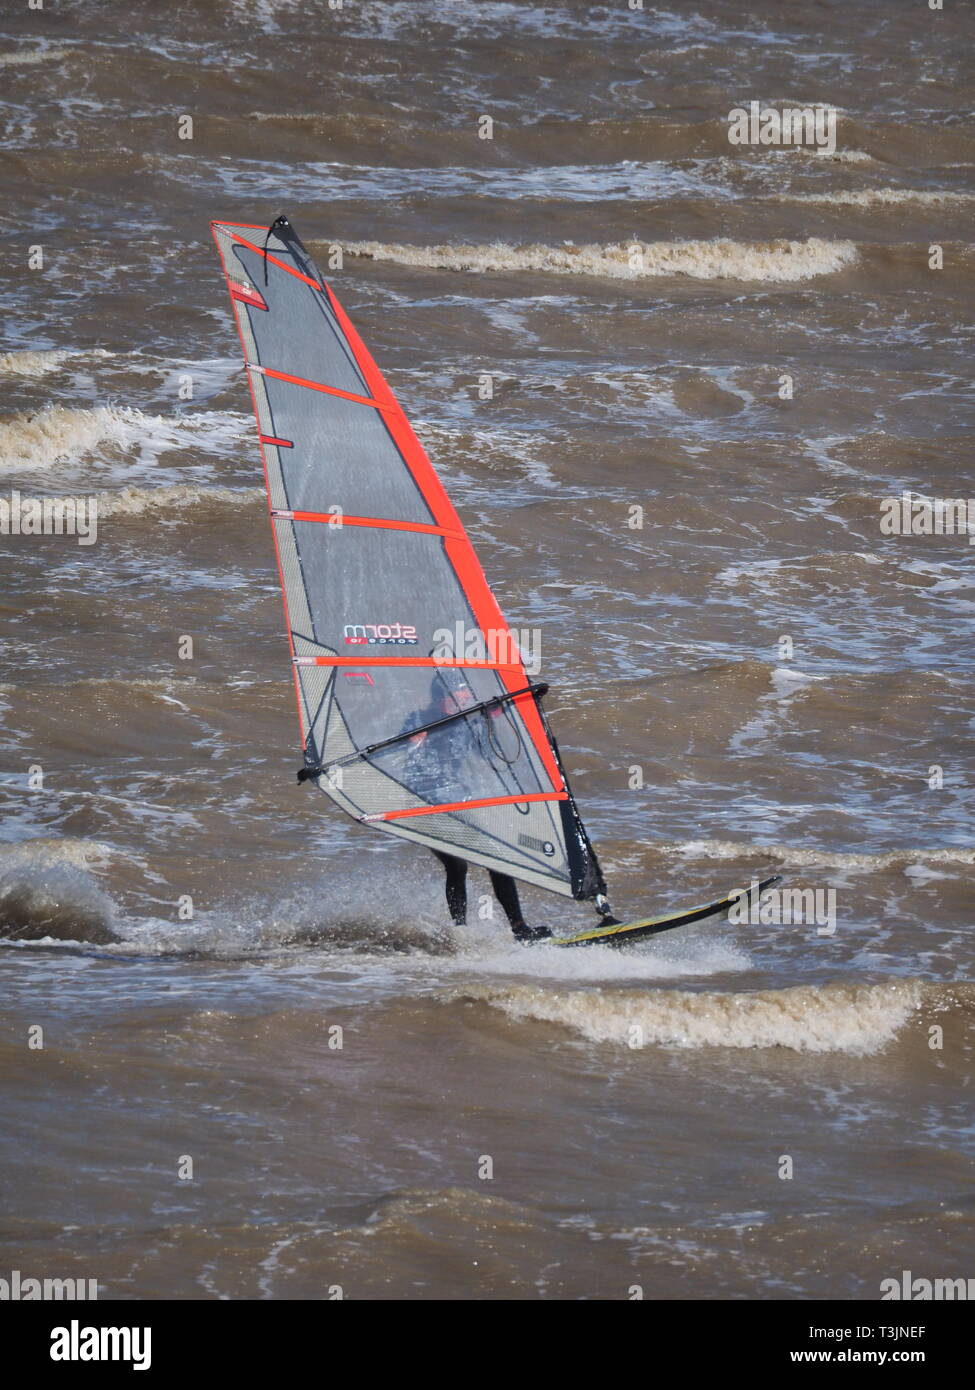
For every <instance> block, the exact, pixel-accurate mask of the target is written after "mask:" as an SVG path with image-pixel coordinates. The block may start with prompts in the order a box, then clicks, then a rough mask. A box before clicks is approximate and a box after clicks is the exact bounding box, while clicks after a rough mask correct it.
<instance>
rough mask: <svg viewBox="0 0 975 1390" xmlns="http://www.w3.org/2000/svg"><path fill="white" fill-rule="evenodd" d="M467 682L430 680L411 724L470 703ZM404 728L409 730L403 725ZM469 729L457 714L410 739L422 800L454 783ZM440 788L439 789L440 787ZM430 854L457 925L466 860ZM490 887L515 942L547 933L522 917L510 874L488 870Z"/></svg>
mask: <svg viewBox="0 0 975 1390" xmlns="http://www.w3.org/2000/svg"><path fill="white" fill-rule="evenodd" d="M476 703H477V701H476V700H475V698H474V693H473V691H472V690H471V688H470V686H469V685H467V684H466V683H465V682H464V681H463V680H462V679H460V678H459V673H458V672H456V671H453V670H452V669H451V668H445V669H444V670H443V671H441V672H438V674H437V675H436V676H435V677H434V679H433V684H432V686H431V688H430V703H429V705H428V706H427V708H426V709H424V710H421V711H420V712H419V713H418V714H416V715H414V716H413V717H412V719H411V721H410V727H411V728H417V726H418V725H423V724H432V723H433V722H434V721H435V720H437V719H444V718H446V717H447V716H448V715H452V714H458V713H459V712H460V711H461V710H463V709H466V708H467V706H468V705H473V704H476ZM501 712H502V709H501V706H500V705H496V706H494V708H492V709H489V710H484V711H483V712H482V711H479V714H482V715H483V716H486V717H487V718H489V719H490V718H497V717H498V716H499V715H500V714H501ZM404 732H408V731H407V730H404ZM471 748H472V734H471V729H470V725H469V722H468V721H467V720H466V719H455V720H452V721H451V722H450V723H449V724H443V725H441V727H440V728H438V729H431V730H429V731H427V730H425V729H420V730H419V732H417V733H415V734H413V735H412V736H411V737H410V739H409V753H408V755H407V761H406V776H407V780H408V783H409V786H410V788H411V790H412V791H414V792H416V794H417V795H418V796H422V797H423V798H424V799H425V800H428V801H430V802H432V803H433V804H436V802H437V801H438V800H441V799H443V798H444V797H445V796H446V795H447V794H448V793H447V792H446V790H445V789H446V787H447V786H449V785H453V786H454V787H456V785H457V776H456V774H457V771H458V770H459V769H461V768H462V767H463V765H464V763H465V761H466V760H467V758H468V757H469V756H470V753H471ZM442 789H443V790H442ZM432 853H433V854H435V855H436V857H437V858H438V859H439V860H440V863H441V864H442V865H443V868H444V872H445V874H446V892H447V909H448V911H449V912H450V919H451V921H452V922H453V923H454V925H455V926H457V927H462V926H464V925H465V923H466V921H467V868H468V866H467V863H466V861H465V860H463V859H460V858H458V857H457V855H455V854H447V853H445V852H444V851H443V850H439V849H435V850H433V851H432ZM488 872H489V874H490V877H491V887H492V889H493V890H494V896H495V897H496V898H497V900H498V902H499V903H500V905H501V908H502V910H503V912H504V915H505V916H506V917H507V919H508V924H509V926H510V927H511V931H512V934H513V935H514V937H515V939H516V940H517V941H539V940H541V939H542V938H543V937H547V936H551V934H552V933H551V932H550V931H549V930H548V928H547V927H530V926H529V925H528V924H527V922H526V921H525V918H524V915H523V914H522V910H521V902H520V900H519V898H518V888H517V886H516V884H515V881H514V879H513V878H511V877H510V875H509V874H501V873H498V872H497V871H496V870H495V869H490V870H489V871H488Z"/></svg>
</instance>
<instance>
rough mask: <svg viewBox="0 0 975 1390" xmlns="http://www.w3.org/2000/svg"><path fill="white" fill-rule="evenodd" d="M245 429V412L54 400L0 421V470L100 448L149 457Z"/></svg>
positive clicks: (65, 459)
mask: <svg viewBox="0 0 975 1390" xmlns="http://www.w3.org/2000/svg"><path fill="white" fill-rule="evenodd" d="M246 433H247V422H246V420H245V417H243V416H240V417H237V416H233V415H230V414H228V413H226V412H212V411H211V412H207V411H199V412H196V413H194V414H187V415H185V416H179V417H176V416H167V417H163V416H159V415H156V416H151V415H144V414H143V413H142V411H140V410H134V409H132V408H131V407H122V406H114V405H109V406H93V407H90V408H82V409H70V408H67V407H65V406H59V405H55V406H50V407H48V409H46V410H42V411H38V412H36V413H33V414H23V415H16V416H13V417H10V418H8V419H6V420H2V421H0V473H3V472H13V471H16V470H21V469H41V470H46V469H50V468H53V467H55V466H56V465H58V464H68V463H72V462H77V461H78V460H79V459H81V458H91V456H92V455H94V454H96V452H98V451H101V450H105V449H112V450H114V451H115V453H116V455H117V454H118V453H119V452H121V453H122V454H132V453H135V454H136V455H137V456H139V457H140V458H142V459H143V460H151V459H155V458H157V457H158V456H159V454H160V453H162V452H163V451H164V450H167V449H179V448H186V447H187V446H192V447H194V448H196V449H199V447H200V443H201V435H209V436H210V438H211V440H212V442H213V443H219V442H223V443H229V442H230V441H231V438H232V439H234V440H236V439H241V438H244V437H245V435H246Z"/></svg>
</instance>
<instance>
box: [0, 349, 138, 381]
mask: <svg viewBox="0 0 975 1390" xmlns="http://www.w3.org/2000/svg"><path fill="white" fill-rule="evenodd" d="M114 356H115V353H114V352H106V351H105V350H104V348H92V349H91V351H89V352H73V351H71V350H70V349H69V348H40V349H36V350H31V349H24V350H22V351H20V352H2V353H0V373H2V374H5V375H7V376H32V377H36V376H47V375H48V374H49V373H50V372H58V371H60V370H61V368H62V366H63V365H64V363H65V362H67V361H69V360H71V359H80V358H85V357H114Z"/></svg>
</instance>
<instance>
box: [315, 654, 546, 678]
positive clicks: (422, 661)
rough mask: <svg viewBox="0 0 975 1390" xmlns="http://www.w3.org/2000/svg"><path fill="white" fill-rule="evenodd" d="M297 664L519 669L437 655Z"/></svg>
mask: <svg viewBox="0 0 975 1390" xmlns="http://www.w3.org/2000/svg"><path fill="white" fill-rule="evenodd" d="M294 662H295V665H296V666H449V667H450V669H451V670H452V671H453V670H462V671H466V670H471V671H518V672H520V673H522V674H524V667H523V666H512V665H510V664H506V663H505V662H503V661H443V660H441V659H440V658H439V657H436V656H296V657H295V658H294Z"/></svg>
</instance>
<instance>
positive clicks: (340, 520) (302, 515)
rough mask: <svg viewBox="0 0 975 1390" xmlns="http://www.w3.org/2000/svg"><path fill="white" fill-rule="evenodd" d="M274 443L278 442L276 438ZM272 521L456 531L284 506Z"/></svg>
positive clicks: (434, 532)
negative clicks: (296, 509) (287, 509)
mask: <svg viewBox="0 0 975 1390" xmlns="http://www.w3.org/2000/svg"><path fill="white" fill-rule="evenodd" d="M271 442H272V443H274V442H276V441H274V440H272V441H271ZM271 519H272V521H319V522H322V523H323V524H325V525H329V526H331V527H332V529H333V530H335V531H340V530H341V529H342V527H343V526H376V527H378V528H379V529H380V530H383V531H417V532H419V533H420V535H423V536H450V537H454V536H456V535H457V534H458V533H457V532H456V531H447V530H445V529H444V527H443V526H428V525H427V524H426V522H425V521H399V520H397V519H396V518H395V517H383V516H336V515H334V514H333V513H331V512H288V511H285V510H284V509H283V508H280V507H278V508H272V510H271Z"/></svg>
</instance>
